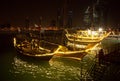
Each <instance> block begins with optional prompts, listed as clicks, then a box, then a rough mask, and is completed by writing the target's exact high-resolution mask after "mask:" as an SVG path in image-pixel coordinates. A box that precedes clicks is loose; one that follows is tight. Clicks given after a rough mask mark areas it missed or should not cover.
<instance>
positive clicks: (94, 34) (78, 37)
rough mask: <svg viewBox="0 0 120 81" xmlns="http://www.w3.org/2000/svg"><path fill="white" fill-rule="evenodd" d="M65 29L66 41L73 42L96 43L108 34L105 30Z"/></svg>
mask: <svg viewBox="0 0 120 81" xmlns="http://www.w3.org/2000/svg"><path fill="white" fill-rule="evenodd" d="M65 31H66V34H65V35H66V37H67V39H68V41H70V42H74V43H98V42H101V41H102V40H103V39H104V38H105V37H107V36H108V35H109V34H110V32H108V33H107V32H106V31H91V30H88V31H86V30H79V31H77V32H74V33H69V32H68V30H67V29H66V30H65Z"/></svg>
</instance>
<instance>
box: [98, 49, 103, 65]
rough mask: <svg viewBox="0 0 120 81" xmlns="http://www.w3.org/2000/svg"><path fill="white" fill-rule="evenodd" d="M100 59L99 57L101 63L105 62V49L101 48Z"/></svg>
mask: <svg viewBox="0 0 120 81" xmlns="http://www.w3.org/2000/svg"><path fill="white" fill-rule="evenodd" d="M98 59H99V64H101V63H103V60H104V52H103V49H101V50H100V51H99V54H98Z"/></svg>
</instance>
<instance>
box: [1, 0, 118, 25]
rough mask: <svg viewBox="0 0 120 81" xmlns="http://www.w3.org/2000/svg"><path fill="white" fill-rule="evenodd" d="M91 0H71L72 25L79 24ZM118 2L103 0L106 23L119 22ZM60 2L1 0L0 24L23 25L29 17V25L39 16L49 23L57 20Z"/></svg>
mask: <svg viewBox="0 0 120 81" xmlns="http://www.w3.org/2000/svg"><path fill="white" fill-rule="evenodd" d="M93 1H95V0H93ZM93 1H91V0H84V1H83V0H74V1H73V0H71V3H70V6H71V10H72V11H73V26H81V24H82V23H83V18H84V12H85V10H86V9H87V7H88V6H91V5H92V2H93ZM99 1H101V0H99ZM102 1H103V0H102ZM118 2H119V1H113V0H105V8H107V9H108V12H107V13H108V21H107V24H108V25H116V24H119V23H120V19H119V17H118V16H119V14H120V10H119V8H120V7H119V3H118ZM61 4H62V3H60V1H59V0H42V1H39V0H38V1H37V0H34V1H28V0H25V1H23V0H19V1H15V0H3V1H1V3H0V10H1V13H0V24H4V23H10V24H11V25H13V26H25V19H26V17H29V19H30V22H31V25H34V24H39V18H40V17H42V19H43V25H49V24H50V22H51V21H52V20H57V10H58V8H59V7H61V6H60V5H61Z"/></svg>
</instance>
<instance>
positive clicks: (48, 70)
mask: <svg viewBox="0 0 120 81" xmlns="http://www.w3.org/2000/svg"><path fill="white" fill-rule="evenodd" d="M61 60H64V62H63V61H61ZM68 62H69V63H68ZM13 68H14V69H12V70H11V73H13V74H14V75H15V76H14V77H15V78H16V79H18V78H19V77H20V76H21V77H22V80H24V79H25V80H27V79H28V80H29V79H30V78H31V79H30V80H31V81H32V80H33V79H34V80H38V79H39V81H42V80H46V81H53V80H54V81H73V80H74V81H79V78H80V68H79V62H78V61H70V60H69V59H63V58H59V57H57V58H53V59H52V60H50V61H49V62H45V61H43V62H42V61H41V62H39V63H34V62H33V63H32V62H31V63H30V62H27V61H24V60H22V59H20V58H18V57H14V62H13Z"/></svg>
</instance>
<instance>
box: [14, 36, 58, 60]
mask: <svg viewBox="0 0 120 81" xmlns="http://www.w3.org/2000/svg"><path fill="white" fill-rule="evenodd" d="M14 47H15V48H16V50H17V51H18V52H19V54H20V55H24V56H27V57H32V58H37V59H39V60H47V61H49V60H50V59H51V58H52V57H53V55H54V54H55V53H56V51H58V50H60V48H59V45H57V44H54V43H50V42H46V41H40V42H38V40H35V39H32V41H31V42H28V41H27V40H24V41H22V42H20V43H17V40H16V38H14Z"/></svg>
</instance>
